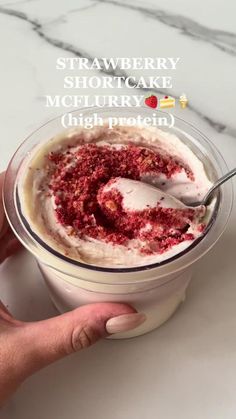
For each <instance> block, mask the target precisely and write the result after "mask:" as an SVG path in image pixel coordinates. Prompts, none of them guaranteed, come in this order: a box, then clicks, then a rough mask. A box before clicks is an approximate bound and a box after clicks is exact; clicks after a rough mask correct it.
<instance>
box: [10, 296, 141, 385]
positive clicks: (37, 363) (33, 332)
mask: <svg viewBox="0 0 236 419" xmlns="http://www.w3.org/2000/svg"><path fill="white" fill-rule="evenodd" d="M145 319H146V318H145V315H144V314H142V313H136V312H135V310H134V309H133V308H132V307H130V306H129V305H127V304H117V303H98V304H89V305H85V306H82V307H80V308H78V309H76V310H73V311H70V312H68V313H65V314H62V315H60V316H57V317H53V318H51V319H48V320H43V321H39V322H34V323H24V324H23V326H21V327H20V328H19V329H18V345H19V340H20V341H21V343H20V345H21V349H20V353H21V360H20V362H19V364H20V365H21V367H20V368H21V370H22V374H23V375H24V376H25V377H27V376H28V375H30V374H32V373H34V372H35V371H37V370H39V369H41V368H43V367H44V366H46V365H48V364H50V363H52V362H54V361H56V360H58V359H60V358H62V357H64V356H66V355H69V354H70V353H73V352H76V351H78V350H80V349H83V348H86V347H88V346H90V345H92V344H93V343H94V342H96V341H97V340H98V339H100V338H102V337H105V336H108V335H109V334H113V333H118V332H124V331H127V330H130V329H134V328H135V327H137V326H139V325H140V324H141V323H143V322H144V321H145ZM19 334H21V338H20V336H19ZM25 377H22V378H25Z"/></svg>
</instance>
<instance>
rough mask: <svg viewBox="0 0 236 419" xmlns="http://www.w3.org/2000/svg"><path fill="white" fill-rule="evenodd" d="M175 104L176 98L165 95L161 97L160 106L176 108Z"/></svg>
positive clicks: (162, 107)
mask: <svg viewBox="0 0 236 419" xmlns="http://www.w3.org/2000/svg"><path fill="white" fill-rule="evenodd" d="M174 106H175V99H174V98H173V97H171V96H165V97H164V98H162V99H160V108H161V109H165V108H174Z"/></svg>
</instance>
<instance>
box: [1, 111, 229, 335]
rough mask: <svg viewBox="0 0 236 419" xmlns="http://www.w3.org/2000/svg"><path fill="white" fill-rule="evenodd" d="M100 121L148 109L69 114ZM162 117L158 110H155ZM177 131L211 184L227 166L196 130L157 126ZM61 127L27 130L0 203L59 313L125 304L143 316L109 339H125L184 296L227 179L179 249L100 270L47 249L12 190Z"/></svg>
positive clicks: (221, 223)
mask: <svg viewBox="0 0 236 419" xmlns="http://www.w3.org/2000/svg"><path fill="white" fill-rule="evenodd" d="M95 112H96V113H97V114H98V115H99V116H101V117H102V118H103V119H107V118H108V117H109V116H111V117H114V116H117V117H122V116H123V117H127V116H130V117H136V116H137V115H138V114H142V116H147V117H148V116H149V117H150V116H152V114H153V112H152V111H151V110H150V109H148V108H138V109H127V108H126V109H120V108H115V109H112V108H106V109H104V108H87V109H80V110H78V111H75V112H72V114H73V115H74V116H77V115H78V116H79V115H81V114H82V115H83V117H86V116H88V117H89V116H92V115H93V114H94V113H95ZM155 113H156V115H157V116H158V115H159V116H160V117H163V116H164V115H165V113H164V112H160V111H156V112H155ZM161 129H162V130H163V131H169V132H171V133H173V134H175V135H177V136H178V137H179V138H180V139H181V141H183V142H184V143H185V144H186V145H187V146H188V147H189V148H191V149H192V151H193V152H194V153H195V154H196V155H197V157H198V158H199V159H200V160H201V161H202V162H203V164H204V166H205V170H206V172H207V174H208V177H209V179H210V180H211V181H212V182H214V181H215V180H216V179H217V178H219V177H220V176H222V175H223V174H225V173H226V172H227V170H228V168H227V166H226V163H225V161H224V159H223V157H222V156H221V154H220V153H219V151H218V150H217V149H216V147H215V146H214V145H213V144H212V143H211V142H210V141H209V140H208V139H207V138H206V137H205V136H204V135H203V134H201V133H200V132H199V131H198V130H197V129H196V128H194V127H193V126H191V125H189V124H188V123H186V122H185V121H183V120H181V119H179V118H176V117H175V126H174V127H173V128H165V127H161ZM61 131H62V126H61V120H60V118H56V119H54V120H52V121H50V122H48V123H47V124H45V125H43V126H42V127H41V128H39V129H38V130H36V131H35V132H34V133H33V134H31V135H30V136H29V137H28V138H27V139H26V140H25V141H24V142H23V143H22V144H21V146H20V147H19V148H18V150H17V151H16V153H15V155H14V156H13V158H12V160H11V161H10V164H9V166H8V169H7V172H6V177H5V183H4V191H3V198H4V206H5V211H6V214H7V218H8V220H9V223H10V224H11V226H12V228H13V230H14V232H15V234H16V235H17V236H18V238H19V240H20V241H21V242H22V243H23V245H24V246H25V247H26V248H27V249H28V250H29V251H30V252H31V253H32V254H33V255H34V256H35V257H36V259H37V261H38V265H39V268H40V270H41V272H42V274H43V277H44V279H45V282H46V284H47V287H48V291H49V293H50V296H51V299H52V301H53V303H54V304H55V306H56V307H57V308H58V310H59V311H61V312H64V311H67V310H70V309H73V308H76V307H78V306H80V305H83V304H88V303H95V302H123V303H129V304H131V305H132V306H133V307H135V308H136V309H137V310H138V311H140V312H143V313H145V314H146V316H147V320H146V321H145V322H144V323H143V324H142V325H141V326H139V327H137V328H136V329H134V330H131V331H129V332H125V333H123V334H117V335H114V336H112V338H128V337H134V336H139V335H142V334H144V333H147V332H149V331H151V330H153V329H155V328H156V327H158V326H160V325H161V324H162V323H164V322H165V321H166V320H167V319H168V318H169V317H170V316H171V315H172V314H173V313H174V311H175V310H176V309H177V307H178V306H179V304H180V303H181V302H182V301H183V300H184V299H185V294H186V289H187V287H188V284H189V282H190V279H191V275H192V271H193V267H194V263H195V262H196V261H197V260H198V259H199V258H200V257H202V256H203V255H204V254H205V253H206V252H207V251H208V250H209V249H210V248H211V247H212V246H213V245H214V244H215V242H216V241H217V240H218V238H219V237H220V235H221V234H222V233H223V231H224V229H225V227H226V224H227V221H228V218H229V215H230V212H231V207H232V183H231V181H228V182H226V183H225V184H224V185H222V186H221V188H220V191H219V193H218V194H217V199H216V205H215V209H214V211H213V215H212V218H211V221H210V222H209V224H208V227H207V228H206V230H205V231H204V233H203V234H202V235H201V236H200V237H199V238H198V239H197V240H195V241H194V242H193V244H192V245H191V246H189V247H188V248H187V249H185V250H184V251H182V252H180V253H179V254H177V255H175V256H174V257H172V258H170V259H168V260H164V261H163V262H160V263H156V264H151V265H148V266H139V267H132V268H112V267H111V268H108V267H106V268H103V267H99V266H94V265H88V264H86V263H83V262H79V261H75V260H72V259H69V258H68V257H66V256H64V255H62V254H60V253H58V252H57V251H56V250H55V249H52V248H50V247H49V246H48V245H47V244H46V243H45V242H44V241H43V239H42V238H39V237H38V236H37V235H36V234H35V233H34V232H33V231H32V230H31V228H30V225H29V224H28V222H27V220H26V219H25V218H24V216H23V214H22V212H21V200H20V195H19V190H18V183H19V178H20V171H21V169H22V166H23V165H24V166H25V164H26V163H27V162H28V161H30V159H31V157H32V155H33V154H34V150H35V147H39V145H40V144H42V145H43V144H45V143H46V142H47V141H48V140H49V139H51V138H52V137H54V136H56V135H58V134H59V133H61Z"/></svg>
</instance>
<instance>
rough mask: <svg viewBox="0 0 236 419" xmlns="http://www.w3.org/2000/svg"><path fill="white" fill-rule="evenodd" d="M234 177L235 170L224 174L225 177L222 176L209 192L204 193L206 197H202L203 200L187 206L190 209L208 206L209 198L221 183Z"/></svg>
mask: <svg viewBox="0 0 236 419" xmlns="http://www.w3.org/2000/svg"><path fill="white" fill-rule="evenodd" d="M234 175H236V168H235V169H232V170H230V172H228V173H226V175H224V176H222V177H221V178H220V179H218V180H217V181H216V183H214V185H213V186H212V187H211V188H210V189H209V191H208V192H207V193H206V195H205V196H204V198H203V199H202V200H201V201H196V202H191V203H189V204H188V206H190V207H197V206H198V205H205V206H206V205H207V204H208V202H209V200H210V198H211V196H212V195H213V193H214V192H215V190H216V189H217V188H219V186H220V185H222V183H225V182H226V181H227V180H228V179H230V178H231V177H233V176H234Z"/></svg>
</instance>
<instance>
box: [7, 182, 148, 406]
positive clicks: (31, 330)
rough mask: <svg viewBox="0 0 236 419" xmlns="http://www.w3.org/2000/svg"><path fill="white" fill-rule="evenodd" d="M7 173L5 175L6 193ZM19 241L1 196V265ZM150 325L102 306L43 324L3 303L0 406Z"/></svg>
mask: <svg viewBox="0 0 236 419" xmlns="http://www.w3.org/2000/svg"><path fill="white" fill-rule="evenodd" d="M2 181H3V175H0V193H1V188H2ZM18 247H19V243H18V242H17V240H16V238H15V237H14V235H13V233H12V231H11V230H10V227H9V226H8V224H7V222H6V220H5V218H4V211H3V206H2V200H1V198H0V262H2V261H3V260H5V258H7V257H8V256H9V255H11V254H12V253H13V252H14V251H15V250H16V249H17V248H18ZM144 321H145V316H144V315H143V314H142V313H136V312H135V310H134V309H133V308H132V307H130V306H129V305H126V304H116V303H99V304H90V305H86V306H82V307H80V308H78V309H76V310H73V311H70V312H68V313H65V314H62V315H60V316H57V317H53V318H51V319H48V320H42V321H38V322H28V323H27V322H22V321H19V320H16V319H14V318H13V316H12V315H11V314H10V313H9V311H8V310H7V308H6V307H5V306H4V304H3V303H2V302H1V301H0V406H2V405H3V404H4V402H5V401H6V400H7V399H8V398H9V397H10V396H11V395H12V393H13V392H14V391H15V390H16V389H17V387H18V386H19V385H20V384H21V383H22V382H23V381H24V380H25V379H26V378H27V377H29V376H30V375H31V374H33V373H34V372H36V371H38V370H40V369H41V368H43V367H45V366H47V365H49V364H50V363H52V362H54V361H56V360H58V359H60V358H62V357H64V356H66V355H69V354H71V353H73V352H76V351H79V350H80V349H83V348H86V347H88V346H90V345H91V344H93V343H94V342H96V341H97V340H98V339H100V338H102V337H106V336H108V335H109V334H113V333H118V332H124V331H127V330H130V329H134V328H135V327H137V326H139V325H140V324H142V323H143V322H144Z"/></svg>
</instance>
